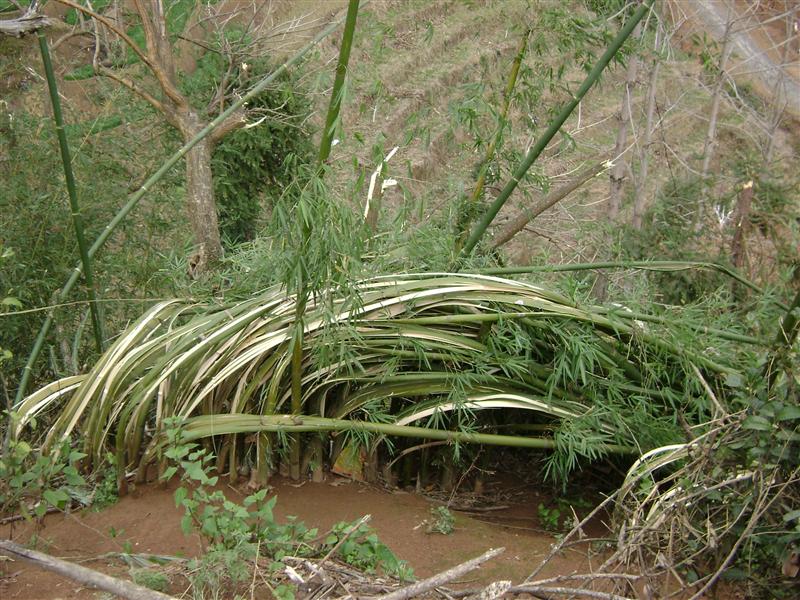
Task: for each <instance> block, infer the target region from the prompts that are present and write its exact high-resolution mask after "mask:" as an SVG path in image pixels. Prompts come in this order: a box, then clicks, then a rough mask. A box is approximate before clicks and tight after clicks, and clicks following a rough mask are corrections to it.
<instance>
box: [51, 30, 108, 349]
mask: <svg viewBox="0 0 800 600" xmlns="http://www.w3.org/2000/svg"><path fill="white" fill-rule="evenodd" d="M36 35H37V37H38V38H39V52H40V53H41V55H42V65H43V66H44V73H45V77H46V79H47V89H48V91H49V92H50V103H51V105H52V107H53V122H54V123H55V126H56V136H57V138H58V148H59V151H60V153H61V163H62V165H63V168H64V181H65V182H66V185H67V195H68V196H69V207H70V214H71V215H72V226H73V228H74V229H75V239H76V240H77V242H78V250H79V252H80V256H81V267H82V268H83V277H84V281H85V282H86V295H87V297H88V298H89V311H90V313H91V317H92V331H93V332H94V342H95V346H96V347H97V351H98V352H100V353H102V352H103V349H104V344H103V340H104V339H105V335H104V334H103V319H102V316H101V315H100V306H99V305H98V304H97V295H96V292H95V287H94V276H93V273H92V259H91V257H90V256H89V250H88V248H87V246H86V235H85V233H84V229H83V214H82V213H81V208H80V203H79V202H78V190H77V186H76V185H75V174H74V173H73V171H72V154H71V152H70V149H69V143H68V142H67V134H66V131H65V130H64V116H63V114H62V112H61V98H60V97H59V95H58V85H57V84H56V76H55V73H54V72H53V62H52V60H51V59H50V48H49V47H48V43H47V37H46V36H45V34H44V33H43V32H42V31H41V30H39V31H38V32H37V34H36Z"/></svg>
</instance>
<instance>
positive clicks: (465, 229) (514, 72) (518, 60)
mask: <svg viewBox="0 0 800 600" xmlns="http://www.w3.org/2000/svg"><path fill="white" fill-rule="evenodd" d="M530 35H531V30H530V29H526V30H525V33H524V34H523V35H522V42H521V43H520V46H519V50H518V51H517V55H516V56H515V57H514V63H513V64H512V65H511V73H510V74H509V76H508V83H507V84H506V89H505V93H504V94H503V110H502V111H501V113H500V122H499V123H498V126H497V132H496V133H495V135H494V138H493V139H492V142H491V143H490V144H489V148H488V149H487V150H486V156H485V157H484V158H483V164H482V165H481V170H480V174H479V175H478V180H477V181H476V182H475V189H474V190H472V196H471V197H470V199H469V205H468V206H467V207H466V214H467V217H466V219H465V221H464V223H463V224H462V225H461V231H459V235H458V240H457V241H456V244H457V247H456V252H458V250H459V249H460V246H461V245H463V243H464V241H465V240H466V237H467V234H468V233H469V227H470V225H471V224H472V211H473V210H474V208H475V207H476V206H477V205H478V200H479V199H480V197H481V194H482V193H483V187H484V185H485V184H486V173H487V172H488V171H489V163H490V162H491V161H492V159H493V158H494V154H495V152H496V150H497V146H498V145H499V144H500V140H501V139H502V138H503V132H504V131H505V129H506V123H507V121H508V110H509V108H510V107H511V97H512V95H513V94H514V87H516V85H517V76H518V75H519V68H520V65H521V64H522V59H523V58H525V52H526V51H527V49H528V38H529V37H530Z"/></svg>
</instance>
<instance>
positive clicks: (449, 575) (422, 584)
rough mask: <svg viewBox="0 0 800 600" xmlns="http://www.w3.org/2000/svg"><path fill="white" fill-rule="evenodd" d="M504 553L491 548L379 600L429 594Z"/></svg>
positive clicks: (398, 599)
mask: <svg viewBox="0 0 800 600" xmlns="http://www.w3.org/2000/svg"><path fill="white" fill-rule="evenodd" d="M504 551H505V548H492V549H491V550H489V551H487V552H484V553H483V554H481V555H480V556H478V557H477V558H473V559H471V560H468V561H467V562H464V563H461V564H460V565H456V566H455V567H452V568H450V569H447V570H446V571H443V572H441V573H438V574H437V575H434V576H433V577H428V578H427V579H423V580H422V581H418V582H417V583H415V584H413V585H409V586H407V587H404V588H401V589H399V590H397V591H394V592H392V593H391V594H386V595H385V596H380V597H379V600H407V599H408V598H413V597H415V596H419V595H420V594H424V593H425V592H429V591H431V590H432V589H435V588H437V587H439V586H440V585H444V584H445V583H448V582H449V581H453V580H454V579H457V578H459V577H461V576H462V575H465V574H466V573H469V572H470V571H474V570H475V569H477V568H478V567H479V566H481V565H482V564H483V563H485V562H486V561H488V560H491V559H493V558H494V557H496V556H499V555H500V554H502V553H503V552H504Z"/></svg>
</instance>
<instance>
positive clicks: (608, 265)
mask: <svg viewBox="0 0 800 600" xmlns="http://www.w3.org/2000/svg"><path fill="white" fill-rule="evenodd" d="M598 269H642V270H645V271H685V270H687V269H711V270H714V271H717V272H719V273H722V274H723V275H726V276H728V277H731V278H732V279H735V280H736V281H738V282H739V283H741V284H742V285H744V286H745V287H747V288H749V289H751V290H753V291H754V292H756V293H757V294H763V293H764V290H762V289H761V288H760V287H758V286H757V285H756V284H754V283H753V282H752V281H749V280H748V279H746V278H744V277H742V276H741V275H740V274H739V273H737V272H736V271H735V270H733V269H731V268H730V267H726V266H725V265H721V264H718V263H712V262H702V261H673V260H628V261H607V262H596V263H572V264H566V265H532V266H531V265H528V266H520V267H496V268H491V269H475V270H474V273H478V274H481V275H523V274H525V273H559V272H562V271H594V270H598ZM773 303H774V304H775V306H777V307H779V308H781V309H782V310H789V307H788V306H787V305H786V304H784V303H782V302H779V301H774V302H773Z"/></svg>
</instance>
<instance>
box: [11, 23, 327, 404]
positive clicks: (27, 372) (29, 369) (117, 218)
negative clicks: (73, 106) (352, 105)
mask: <svg viewBox="0 0 800 600" xmlns="http://www.w3.org/2000/svg"><path fill="white" fill-rule="evenodd" d="M341 24H342V21H341V20H339V21H335V22H333V23H331V24H330V25H328V26H327V27H326V28H325V29H323V30H322V31H320V32H319V33H318V34H317V35H316V36H315V37H314V38H313V39H312V40H311V41H310V42H309V43H308V44H306V45H305V46H303V47H302V48H301V49H300V50H299V51H298V52H297V54H295V55H294V56H292V57H291V58H289V59H288V60H287V61H286V62H284V63H283V64H282V65H281V66H279V67H278V68H277V69H275V71H273V72H272V73H270V74H269V75H267V76H266V77H264V78H263V79H262V80H261V81H259V82H258V83H257V84H256V85H255V86H253V88H252V89H251V90H250V91H249V92H247V93H246V94H244V95H243V96H241V97H240V98H238V99H237V100H235V101H234V102H232V103H231V105H230V106H229V107H228V108H227V109H225V110H224V111H223V112H222V113H220V114H219V115H218V116H217V117H216V118H215V119H214V120H212V121H211V122H210V123H209V124H208V125H206V126H205V127H204V128H203V129H201V130H200V131H199V132H198V133H197V135H195V136H194V137H193V138H192V139H190V140H189V141H187V142H186V143H185V144H184V145H183V146H181V147H180V148H179V149H178V151H177V152H175V154H173V155H172V156H170V157H169V158H168V159H167V160H166V161H165V162H164V164H162V165H161V167H160V168H159V169H158V170H157V171H156V172H155V173H153V174H152V175H151V176H150V177H149V178H148V179H147V181H145V182H144V183H143V184H142V186H141V187H140V188H139V189H138V190H136V192H134V193H133V194H132V195H131V197H130V198H129V199H128V201H127V202H126V203H125V204H124V205H123V206H122V208H120V210H119V211H118V212H117V214H116V215H114V218H113V219H111V221H110V222H109V223H108V225H106V226H105V228H104V229H103V231H102V232H101V233H100V235H99V236H97V239H96V240H95V241H94V243H93V244H92V245H91V247H90V248H89V252H88V255H89V258H93V257H94V255H95V254H97V252H98V251H99V250H100V248H102V247H103V245H104V244H105V243H106V241H107V240H108V238H109V237H111V234H112V233H113V232H114V230H115V229H116V228H117V227H118V226H119V224H120V223H121V222H122V221H123V220H125V217H127V216H128V214H130V212H131V211H132V210H133V209H134V208H135V207H136V205H137V204H138V203H139V201H140V200H141V199H142V198H143V197H144V196H145V195H146V194H147V192H148V191H150V189H152V188H153V186H155V185H156V184H157V183H158V182H159V181H161V179H162V178H163V177H164V176H165V175H166V174H167V173H169V171H170V170H171V169H172V167H174V166H175V165H176V164H177V163H178V162H179V161H180V160H181V159H182V158H183V157H184V156H186V154H187V153H188V152H189V150H191V149H192V148H193V147H194V146H195V145H197V144H198V143H199V142H200V141H201V140H203V139H205V138H206V137H207V136H208V135H209V134H210V133H211V132H212V131H214V130H215V129H216V128H217V127H219V126H220V125H221V124H222V123H223V122H224V121H225V120H226V119H227V118H228V117H229V116H231V115H232V114H233V113H234V112H235V111H237V110H239V109H240V108H241V107H242V106H243V105H244V104H245V103H246V102H249V101H250V100H252V99H253V98H254V97H255V96H257V95H258V94H260V93H261V92H262V91H264V89H266V87H267V86H268V85H270V84H271V83H272V82H273V81H275V80H276V79H277V78H278V77H280V76H281V75H283V73H285V72H286V70H287V69H289V67H291V66H293V65H295V64H297V63H298V62H300V60H302V58H303V57H304V56H305V55H306V54H308V53H309V52H310V51H311V50H312V49H313V48H315V47H316V46H317V45H318V44H319V43H320V42H321V41H322V40H323V39H325V38H326V37H328V36H329V35H330V34H331V33H333V32H334V31H336V29H338V28H339V26H340V25H341ZM81 272H82V267H81V265H80V264H78V265H77V266H76V267H75V269H73V271H72V275H70V277H69V279H67V282H66V283H65V284H64V287H62V288H61V290H60V291H59V292H58V294H57V295H56V299H55V302H56V303H61V302H63V301H64V300H65V298H66V297H67V295H68V294H69V293H70V291H72V288H73V287H74V286H75V284H76V283H77V281H78V279H79V278H80V276H81ZM52 324H53V311H52V310H51V311H49V312H48V315H47V318H46V319H45V321H44V323H42V327H41V329H40V330H39V333H38V335H37V336H36V341H35V342H34V344H33V348H32V349H31V353H30V355H29V356H28V360H27V362H26V363H25V367H24V368H23V370H22V375H21V376H20V383H19V387H17V393H16V394H15V396H14V404H15V405H17V404H19V403H20V402H22V399H23V398H24V397H25V391H26V389H27V387H28V383H29V382H30V378H31V374H32V373H33V365H34V363H35V362H36V360H37V359H38V358H39V354H40V353H41V351H42V347H43V346H44V341H45V339H46V338H47V334H48V332H49V331H50V327H51V326H52Z"/></svg>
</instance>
